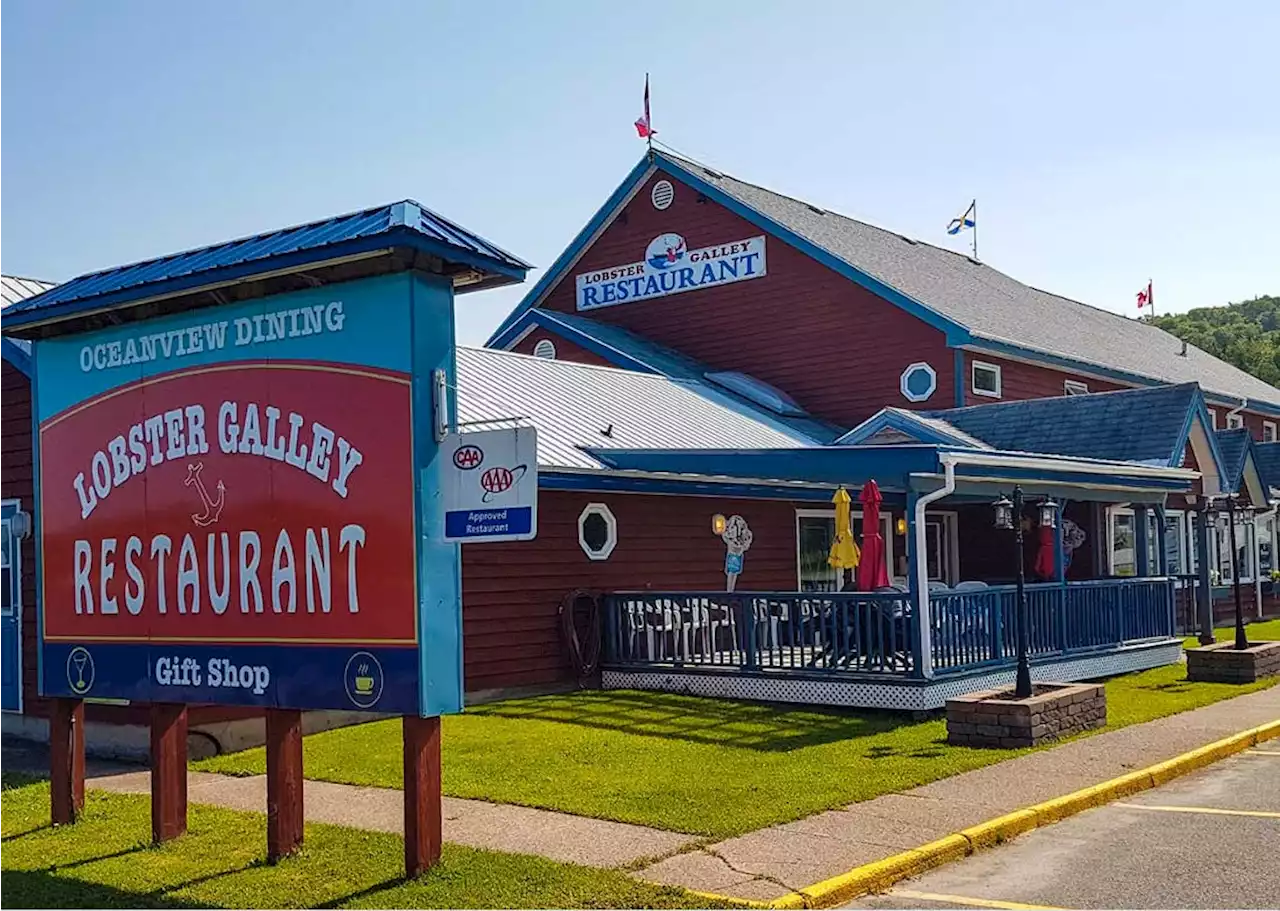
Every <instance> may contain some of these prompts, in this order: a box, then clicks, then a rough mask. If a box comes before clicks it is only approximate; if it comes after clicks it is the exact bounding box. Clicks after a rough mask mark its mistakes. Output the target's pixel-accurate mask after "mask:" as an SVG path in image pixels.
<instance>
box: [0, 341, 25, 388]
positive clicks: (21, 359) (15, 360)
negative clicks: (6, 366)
mask: <svg viewBox="0 0 1280 911" xmlns="http://www.w3.org/2000/svg"><path fill="white" fill-rule="evenodd" d="M0 355H3V358H4V360H6V361H8V362H9V363H10V364H13V366H15V367H17V368H18V370H20V371H21V372H22V374H23V375H24V376H26V377H27V378H28V379H30V378H31V343H30V342H24V341H22V340H21V339H16V338H0Z"/></svg>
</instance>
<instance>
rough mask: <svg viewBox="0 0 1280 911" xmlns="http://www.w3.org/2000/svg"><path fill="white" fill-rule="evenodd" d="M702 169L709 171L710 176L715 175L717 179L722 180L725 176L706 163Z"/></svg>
mask: <svg viewBox="0 0 1280 911" xmlns="http://www.w3.org/2000/svg"><path fill="white" fill-rule="evenodd" d="M702 170H703V171H705V172H706V173H707V176H708V177H714V178H715V179H716V180H721V179H722V178H723V177H724V175H723V174H721V173H720V172H719V171H714V170H712V169H711V168H708V167H707V166H706V165H703V166H702Z"/></svg>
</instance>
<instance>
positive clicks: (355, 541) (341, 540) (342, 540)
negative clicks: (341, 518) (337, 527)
mask: <svg viewBox="0 0 1280 911" xmlns="http://www.w3.org/2000/svg"><path fill="white" fill-rule="evenodd" d="M348 545H350V547H351V549H350V551H349V552H348V553H347V610H349V611H350V612H351V613H353V614H358V613H360V598H359V592H357V591H356V548H357V547H363V546H364V528H363V527H362V526H360V525H344V526H342V531H341V533H339V535H338V553H342V549H343V548H344V547H347V546H348Z"/></svg>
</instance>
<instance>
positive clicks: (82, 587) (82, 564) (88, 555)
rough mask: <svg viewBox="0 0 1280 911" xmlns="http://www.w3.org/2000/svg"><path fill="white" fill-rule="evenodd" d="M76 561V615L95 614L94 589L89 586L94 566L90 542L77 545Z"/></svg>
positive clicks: (77, 543) (81, 542) (78, 542)
mask: <svg viewBox="0 0 1280 911" xmlns="http://www.w3.org/2000/svg"><path fill="white" fill-rule="evenodd" d="M75 548H76V550H75V559H76V613H77V614H92V613H93V589H92V588H91V587H90V585H89V567H90V566H92V565H93V548H91V547H90V546H89V542H88V541H77V542H76V544H75Z"/></svg>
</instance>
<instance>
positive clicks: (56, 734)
mask: <svg viewBox="0 0 1280 911" xmlns="http://www.w3.org/2000/svg"><path fill="white" fill-rule="evenodd" d="M83 809H84V700H83V699H54V700H52V707H51V710H50V714H49V816H50V819H52V821H53V823H54V825H63V824H66V823H72V822H75V821H76V819H77V818H78V817H79V816H80V811H81V810H83Z"/></svg>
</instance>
